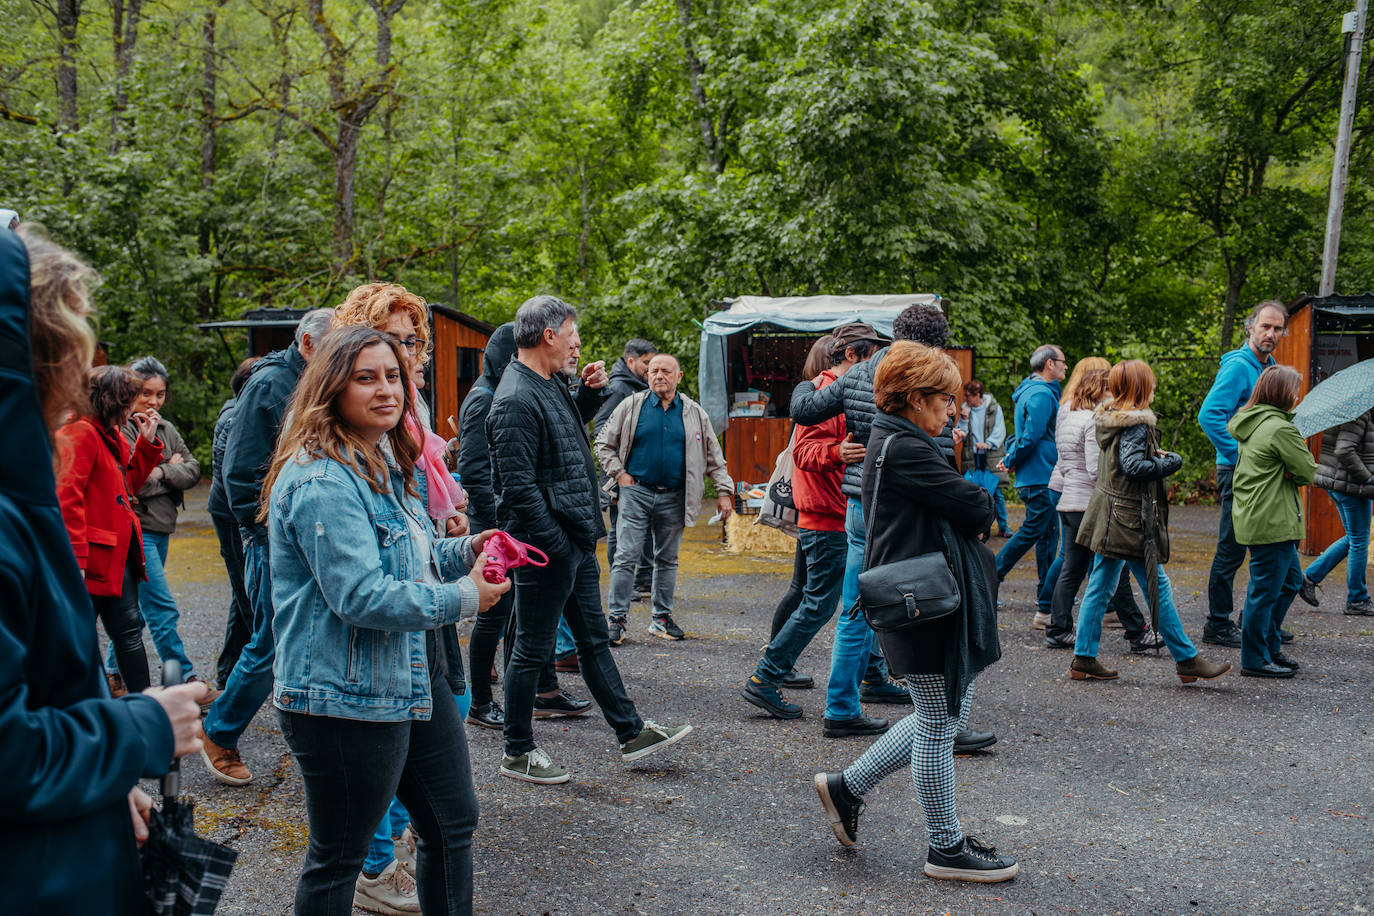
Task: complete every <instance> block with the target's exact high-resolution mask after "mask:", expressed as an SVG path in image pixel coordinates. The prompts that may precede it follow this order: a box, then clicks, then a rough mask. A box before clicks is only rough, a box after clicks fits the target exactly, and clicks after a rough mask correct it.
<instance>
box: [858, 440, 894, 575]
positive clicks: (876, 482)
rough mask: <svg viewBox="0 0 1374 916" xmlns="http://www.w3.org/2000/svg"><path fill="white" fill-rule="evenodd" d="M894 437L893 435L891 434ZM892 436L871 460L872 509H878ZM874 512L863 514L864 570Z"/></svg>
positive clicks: (871, 547) (871, 541) (870, 546)
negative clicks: (872, 474) (884, 468)
mask: <svg viewBox="0 0 1374 916" xmlns="http://www.w3.org/2000/svg"><path fill="white" fill-rule="evenodd" d="M893 435H895V433H894V434H893ZM893 435H889V436H888V437H887V438H886V439H884V440H883V447H882V448H880V449H878V457H877V458H874V459H873V469H874V471H875V472H876V473H875V474H874V476H873V508H874V509H877V507H878V497H879V495H880V494H881V493H882V486H883V465H884V464H886V463H887V446H888V444H889V443H890V442H891V441H892V439H893ZM859 505H861V506H862V505H863V497H862V496H860V498H859ZM875 514H876V513H875V512H865V513H864V568H865V569H867V568H868V552H869V551H870V550H872V549H873V516H874V515H875Z"/></svg>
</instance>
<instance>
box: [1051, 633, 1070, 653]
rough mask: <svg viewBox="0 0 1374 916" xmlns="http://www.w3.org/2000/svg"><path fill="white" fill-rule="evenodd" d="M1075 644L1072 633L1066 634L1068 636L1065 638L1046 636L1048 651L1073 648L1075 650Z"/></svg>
mask: <svg viewBox="0 0 1374 916" xmlns="http://www.w3.org/2000/svg"><path fill="white" fill-rule="evenodd" d="M1073 642H1074V637H1073V634H1072V633H1068V634H1066V635H1064V636H1046V637H1045V648H1046V649H1072V648H1073Z"/></svg>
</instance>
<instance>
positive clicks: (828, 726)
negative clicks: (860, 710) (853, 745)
mask: <svg viewBox="0 0 1374 916" xmlns="http://www.w3.org/2000/svg"><path fill="white" fill-rule="evenodd" d="M887 726H888V723H887V720H886V719H883V718H879V717H878V716H855V717H854V718H852V719H826V720H825V724H824V725H823V726H822V727H821V734H822V735H825V736H826V737H827V738H848V737H849V736H850V735H881V734H882V733H883V732H885V731H887Z"/></svg>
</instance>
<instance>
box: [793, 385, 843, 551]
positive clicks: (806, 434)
mask: <svg viewBox="0 0 1374 916" xmlns="http://www.w3.org/2000/svg"><path fill="white" fill-rule="evenodd" d="M835 378H836V376H835V373H834V371H833V370H831V369H827V370H825V371H824V372H822V373H821V374H820V375H818V376H816V390H818V391H819V390H820V389H822V388H824V387H825V386H826V385H829V384H830V383H831V382H833V381H835ZM846 435H847V430H846V427H845V422H844V414H840V415H839V416H836V417H831V418H830V419H829V420H826V421H825V422H824V423H820V424H817V425H816V426H798V427H797V438H796V442H795V443H794V444H793V446H792V464H793V465H794V467H795V470H794V471H793V473H792V501H793V502H794V503H795V504H796V506H797V525H798V527H801V528H806V529H808V530H810V531H843V530H844V514H845V510H846V508H847V507H848V500H846V499H845V495H844V493H842V492H841V491H840V481H841V479H843V477H844V462H843V461H841V460H840V442H841V441H843V440H844V437H845V436H846Z"/></svg>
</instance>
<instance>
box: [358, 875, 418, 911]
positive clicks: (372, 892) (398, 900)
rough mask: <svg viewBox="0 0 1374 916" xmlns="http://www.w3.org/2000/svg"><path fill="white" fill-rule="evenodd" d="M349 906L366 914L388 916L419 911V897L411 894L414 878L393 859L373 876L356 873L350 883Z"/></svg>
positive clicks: (413, 892) (413, 888)
mask: <svg viewBox="0 0 1374 916" xmlns="http://www.w3.org/2000/svg"><path fill="white" fill-rule="evenodd" d="M353 905H354V906H356V907H357V908H358V909H360V910H367V911H368V912H369V913H386V914H388V916H410V914H412V913H418V912H420V899H419V898H418V897H416V896H415V879H414V878H412V877H411V876H410V872H408V871H406V870H405V869H404V868H402V867H401V863H400V862H399V861H393V862H392V863H391V864H390V865H388V866H387V867H386V868H385V869H383V870H382V873H381V874H380V875H378V876H377V877H375V878H369V877H368V876H367V875H358V880H357V881H356V882H354V884H353Z"/></svg>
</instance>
